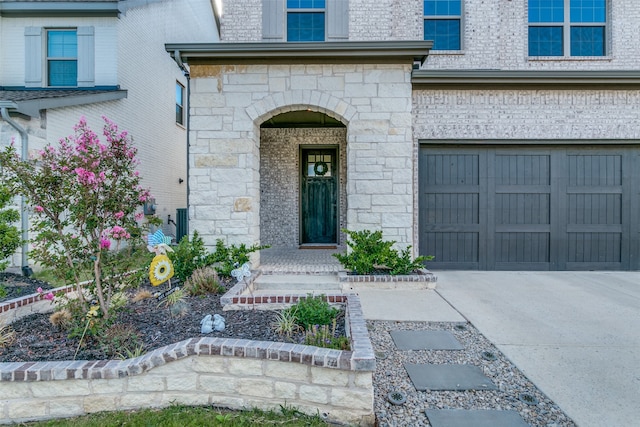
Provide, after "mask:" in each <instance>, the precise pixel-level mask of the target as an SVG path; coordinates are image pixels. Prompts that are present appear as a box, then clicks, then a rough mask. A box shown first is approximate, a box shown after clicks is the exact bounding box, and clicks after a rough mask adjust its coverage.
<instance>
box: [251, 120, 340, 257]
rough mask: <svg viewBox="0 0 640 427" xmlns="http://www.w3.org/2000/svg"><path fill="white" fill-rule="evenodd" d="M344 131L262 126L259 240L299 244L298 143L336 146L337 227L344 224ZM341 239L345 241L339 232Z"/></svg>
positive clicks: (290, 244) (279, 244) (273, 244)
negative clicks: (337, 169)
mask: <svg viewBox="0 0 640 427" xmlns="http://www.w3.org/2000/svg"><path fill="white" fill-rule="evenodd" d="M346 138H347V131H346V129H345V128H321V129H317V128H291V129H280V128H274V129H261V131H260V241H261V242H262V243H263V244H269V245H271V246H297V245H298V244H299V243H300V160H301V159H300V146H301V145H305V146H306V145H335V146H337V147H338V166H339V168H340V169H339V171H338V174H339V175H338V194H339V200H340V204H339V206H340V210H339V212H338V220H339V223H338V227H339V228H338V229H339V230H340V229H342V228H344V227H346V226H347V191H346V190H347V187H346V176H347V150H346ZM339 239H340V242H345V236H344V233H340V237H339Z"/></svg>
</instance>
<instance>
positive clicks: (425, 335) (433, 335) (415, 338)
mask: <svg viewBox="0 0 640 427" xmlns="http://www.w3.org/2000/svg"><path fill="white" fill-rule="evenodd" d="M391 338H393V342H394V343H395V345H396V348H397V349H398V350H464V346H463V345H462V344H460V341H458V340H457V339H456V337H454V336H453V334H452V333H451V332H448V331H391Z"/></svg>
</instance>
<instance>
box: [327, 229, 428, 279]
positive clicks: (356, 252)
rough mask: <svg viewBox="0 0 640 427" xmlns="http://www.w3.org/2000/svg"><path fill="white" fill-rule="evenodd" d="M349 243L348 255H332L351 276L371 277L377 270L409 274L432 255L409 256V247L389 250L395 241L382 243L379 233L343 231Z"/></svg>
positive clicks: (394, 273)
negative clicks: (367, 275) (413, 257)
mask: <svg viewBox="0 0 640 427" xmlns="http://www.w3.org/2000/svg"><path fill="white" fill-rule="evenodd" d="M342 231H343V232H345V233H346V234H347V236H348V237H349V240H348V241H347V245H348V246H349V247H350V248H351V251H350V252H346V253H344V254H333V256H334V257H336V258H337V259H338V261H340V264H342V266H343V267H344V268H346V269H347V270H350V271H351V272H353V273H354V274H371V273H373V272H375V271H377V270H385V271H387V272H388V273H389V274H393V275H396V274H410V273H412V272H413V271H415V270H417V269H420V268H422V267H424V262H425V261H430V260H431V259H433V257H432V256H424V255H420V256H418V257H416V258H415V259H412V257H411V246H409V247H407V248H406V249H404V250H403V251H401V252H398V251H397V250H395V249H392V246H393V245H394V244H395V243H396V242H395V240H390V241H384V240H382V231H373V232H372V231H370V230H362V231H350V230H346V229H343V230H342Z"/></svg>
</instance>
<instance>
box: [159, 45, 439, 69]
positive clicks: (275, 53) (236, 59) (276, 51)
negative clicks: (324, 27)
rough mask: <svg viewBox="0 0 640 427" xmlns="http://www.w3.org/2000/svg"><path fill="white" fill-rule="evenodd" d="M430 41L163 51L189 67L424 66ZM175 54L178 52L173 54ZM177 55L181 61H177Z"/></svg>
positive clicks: (179, 47) (174, 47)
mask: <svg viewBox="0 0 640 427" xmlns="http://www.w3.org/2000/svg"><path fill="white" fill-rule="evenodd" d="M432 45H433V42H431V41H393V42H349V41H344V42H320V43H315V42H312V43H167V44H166V45H165V49H166V50H167V52H169V53H170V54H171V56H172V57H173V58H174V60H176V62H178V61H182V62H183V63H189V64H207V63H213V64H231V63H248V62H249V63H250V62H265V61H268V62H326V61H328V60H331V61H335V62H342V63H344V62H350V63H361V62H411V63H419V64H420V65H422V64H424V61H425V60H426V59H427V55H428V54H429V50H430V49H431V47H432ZM176 52H177V53H176ZM176 54H177V55H179V56H180V58H176Z"/></svg>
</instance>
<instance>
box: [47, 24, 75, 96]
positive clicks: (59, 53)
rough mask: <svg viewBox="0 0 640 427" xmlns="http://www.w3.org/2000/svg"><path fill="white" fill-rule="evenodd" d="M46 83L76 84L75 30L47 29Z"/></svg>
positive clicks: (51, 84)
mask: <svg viewBox="0 0 640 427" xmlns="http://www.w3.org/2000/svg"><path fill="white" fill-rule="evenodd" d="M46 66H47V85H48V86H77V85H78V36H77V33H76V30H48V31H47V60H46Z"/></svg>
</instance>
